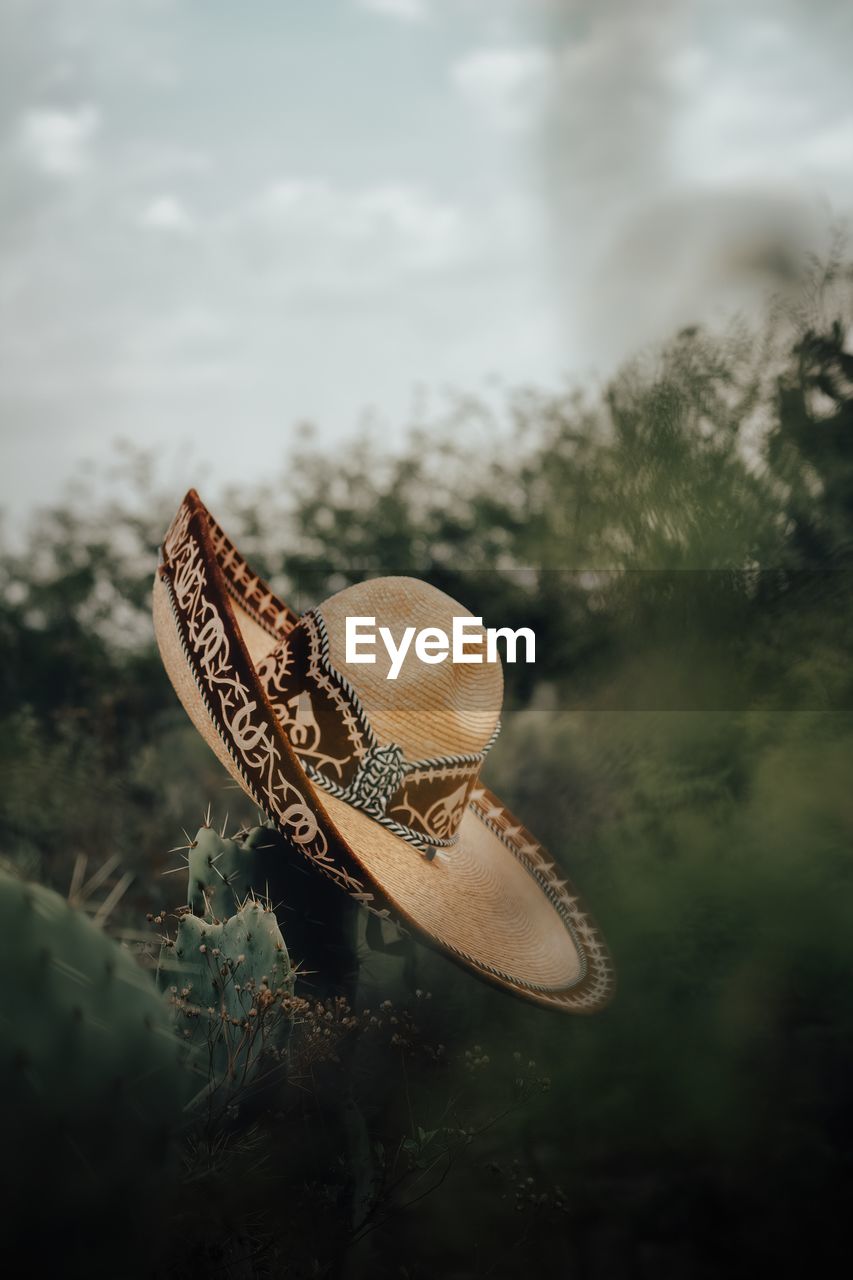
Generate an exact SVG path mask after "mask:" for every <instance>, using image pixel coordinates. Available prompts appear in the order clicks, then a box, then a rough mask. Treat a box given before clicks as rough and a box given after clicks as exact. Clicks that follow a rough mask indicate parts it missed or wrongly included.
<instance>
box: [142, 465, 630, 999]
mask: <svg viewBox="0 0 853 1280" xmlns="http://www.w3.org/2000/svg"><path fill="white" fill-rule="evenodd" d="M460 616H468V617H470V614H468V612H467V610H465V609H464V608H463V607H462V606H461V605H459V604H457V603H456V602H455V601H453V600H451V599H450V597H449V596H447V595H445V594H444V593H443V592H441V591H438V590H436V589H435V588H434V587H431V586H429V585H428V584H427V583H424V582H421V581H418V580H417V579H414V578H377V579H373V580H369V581H367V582H363V583H360V584H358V585H356V586H352V587H347V588H346V589H345V590H344V591H340V592H338V594H337V595H334V596H332V597H331V598H330V599H328V600H326V601H324V602H323V603H322V604H321V605H318V606H317V608H315V609H312V610H309V611H308V612H307V613H305V614H303V616H302V617H297V616H296V614H295V613H293V611H292V610H290V609H289V608H288V607H287V605H286V604H284V602H283V601H281V600H280V599H278V598H277V597H276V595H275V594H274V593H273V592H272V591H271V590H270V588H269V586H268V585H267V584H266V583H265V582H263V581H262V580H261V578H259V577H258V575H257V574H255V573H253V572H252V571H251V569H250V568H249V567H248V565H247V564H246V562H245V561H244V560H243V558H242V557H241V556H240V555H239V553H238V552H237V550H236V548H235V547H234V545H233V544H232V543H231V542H230V541H229V540H228V538H226V536H225V534H224V533H223V532H222V530H221V529H220V528H219V526H218V525H217V524H216V522H215V521H214V519H213V518H212V516H211V515H210V513H209V512H208V511H207V509H206V508H205V507H204V505H203V504H202V502H201V500H200V499H199V497H198V494H197V493H196V492H195V491H194V490H190V492H189V493H188V494H187V496H186V498H185V499H184V501H183V503H182V504H181V507H180V509H179V511H178V513H177V515H176V516H175V519H174V520H173V522H172V524H171V526H170V528H169V530H168V532H167V534H166V537H165V539H164V541H163V546H162V548H161V559H160V565H159V568H158V572H157V576H156V579H155V585H154V625H155V630H156V633H157V641H158V644H159V646H160V652H161V654H162V657H163V662H164V664H165V667H166V670H167V672H168V674H169V677H170V679H171V681H172V683H173V685H174V686H175V690H176V692H177V694H178V696H179V698H180V700H181V702H182V703H183V705H184V707H185V709H186V711H187V712H188V714H189V716H190V718H191V719H192V721H193V723H194V724H195V726H196V728H197V729H198V730H199V732H200V733H201V734H202V736H203V737H204V738H205V739H206V741H207V742H208V743H209V744H210V746H211V747H212V748H213V750H214V751H215V752H216V755H217V756H218V757H219V759H220V760H221V762H222V763H223V765H224V766H225V768H226V769H227V770H228V771H229V772H230V773H231V774H232V775H233V777H234V778H235V779H236V781H237V782H238V783H239V784H240V786H241V787H242V788H243V789H244V790H245V791H246V792H247V793H248V795H249V796H251V798H252V800H253V801H254V802H255V803H256V804H257V805H258V806H259V807H260V808H262V809H263V810H264V811H265V812H266V813H267V814H269V816H270V818H272V819H273V821H274V822H275V823H276V825H277V827H278V828H279V830H280V831H281V832H282V834H283V835H284V836H285V837H286V839H287V841H288V843H289V845H290V847H291V848H293V849H294V850H297V851H298V852H299V853H300V854H302V855H304V857H305V858H307V859H308V860H309V861H310V862H311V863H312V864H313V865H314V867H316V868H317V870H318V871H320V872H322V873H323V874H324V875H326V876H328V877H330V878H331V879H332V880H333V881H334V882H335V883H336V884H338V885H339V886H340V888H341V889H343V890H345V891H346V892H347V893H349V894H351V895H352V897H354V898H355V899H357V901H358V902H360V903H361V904H362V905H363V906H364V907H365V908H367V909H368V910H369V911H372V912H375V913H377V914H378V915H379V916H381V917H385V918H390V919H392V920H394V921H395V922H396V923H398V924H400V925H401V926H402V927H403V928H404V929H408V930H410V931H411V932H413V933H415V934H416V935H417V936H418V937H419V938H421V939H422V940H423V941H425V942H427V943H429V944H430V945H432V946H433V947H436V948H438V949H439V950H441V951H443V952H445V953H447V954H448V955H450V956H451V957H452V958H453V959H454V960H456V961H458V962H459V963H461V964H463V965H464V966H466V967H467V968H468V969H470V970H473V971H474V972H475V973H476V974H478V975H480V976H481V977H484V978H487V979H489V980H490V981H492V982H493V983H496V984H497V985H498V986H500V987H502V988H504V989H506V990H508V991H512V992H514V993H515V994H517V995H521V996H524V997H526V998H527V999H530V1000H533V1001H536V1002H537V1003H539V1004H542V1005H547V1006H550V1007H552V1008H555V1009H561V1010H565V1011H566V1012H571V1013H590V1012H593V1011H594V1010H596V1009H598V1008H600V1007H601V1006H602V1005H603V1004H605V1003H606V1002H607V1000H608V999H609V997H610V996H611V994H612V991H613V985H614V975H613V966H612V963H611V960H610V956H609V954H608V951H607V947H606V944H605V942H604V940H603V939H602V937H601V934H600V932H599V930H598V928H597V926H596V924H595V922H594V921H593V920H592V919H591V918H590V916H589V914H588V913H587V911H586V910H585V909H584V907H583V905H582V903H581V901H580V899H579V897H578V895H577V893H576V891H575V890H574V888H573V887H572V885H571V884H570V883H569V881H568V880H567V878H566V876H565V874H564V872H563V871H562V870H561V869H560V868H558V867H557V866H556V864H555V863H554V861H553V859H552V858H551V857H550V856H549V854H548V853H547V852H546V851H545V849H543V847H542V846H541V845H540V844H539V842H538V841H537V840H536V838H535V837H534V836H533V835H531V834H530V832H529V831H527V830H526V829H525V828H524V827H523V826H522V825H521V823H520V822H518V821H517V819H516V818H514V817H513V815H512V814H511V813H510V812H509V811H508V810H507V809H506V808H505V807H504V805H503V804H501V802H500V800H498V799H497V798H496V797H495V796H494V795H492V793H491V792H490V791H488V790H487V789H486V787H485V786H484V785H483V784H482V782H481V781H480V769H481V766H482V763H483V759H484V756H485V754H486V752H487V750H488V748H489V746H490V745H491V742H492V740H493V738H494V737H495V735H496V733H497V731H498V720H499V715H500V709H501V700H502V692H503V677H502V674H501V669H500V664H499V663H486V662H483V663H481V664H479V665H477V664H472V663H469V664H456V663H451V662H442V663H440V664H439V663H432V664H427V663H425V662H423V661H421V660H420V659H419V658H418V657H417V655H416V654H415V653H414V652H413V651H412V650H409V652H408V653H407V655H406V658H405V660H404V662H403V665H402V668H401V670H400V672H399V675H398V677H397V678H396V679H395V680H393V681H392V680H389V679H388V678H387V676H388V672H389V665H390V663H389V660H388V658H387V655H383V653H382V651H381V647H377V650H376V662H375V663H374V664H372V665H363V664H359V665H355V664H354V663H349V664H347V663H346V661H345V653H346V650H345V643H344V635H345V626H346V618H347V617H361V618H364V617H370V618H374V619H375V622H376V627H377V629H378V628H379V627H382V626H385V627H387V628H389V631H390V633H391V634H392V635H393V636H394V638H395V639H396V640H397V641H399V639H400V637H401V633H402V632H403V629H404V628H405V627H407V626H415V627H416V628H418V630H420V629H421V628H426V627H430V628H441V629H443V630H444V631H446V632H449V631H450V630H451V628H452V619H453V617H460ZM468 652H469V653H475V652H476V648H471V647H469V649H468Z"/></svg>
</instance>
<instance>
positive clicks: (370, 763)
mask: <svg viewBox="0 0 853 1280" xmlns="http://www.w3.org/2000/svg"><path fill="white" fill-rule="evenodd" d="M405 776H406V763H405V759H404V756H403V751H402V748H401V747H398V746H397V744H396V742H389V743H388V745H387V746H385V747H380V746H375V747H369V748H368V750H367V752H366V754H365V756H364V758H363V759H362V761H361V763H360V765H359V767H358V773H357V774H356V775H355V777H354V778H353V780H352V782H351V783H350V784H349V786H348V787H347V789H346V791H345V792H344V794H343V796H342V797H341V798H342V799H343V800H348V801H349V803H350V804H354V805H355V806H356V808H358V809H363V810H364V812H365V813H368V814H370V816H371V818H382V817H384V815H385V810H386V808H387V806H388V801H389V800H390V799H391V797H392V796H393V795H395V794H396V793H397V792H398V791H399V790H400V787H401V786H402V785H403V779H404V778H405Z"/></svg>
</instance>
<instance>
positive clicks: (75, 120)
mask: <svg viewBox="0 0 853 1280" xmlns="http://www.w3.org/2000/svg"><path fill="white" fill-rule="evenodd" d="M100 123H101V118H100V115H99V113H98V111H97V110H96V108H95V107H93V106H91V105H88V104H87V105H84V106H80V107H77V108H75V109H73V110H68V111H62V110H60V109H58V108H54V107H35V108H33V109H32V110H30V111H27V112H25V113H24V116H23V119H22V120H21V126H20V131H19V141H20V145H21V148H22V150H23V152H24V154H25V156H26V157H27V159H28V160H29V161H30V163H31V164H32V165H34V166H35V168H37V169H39V170H40V171H41V172H42V173H45V174H48V175H49V176H50V177H53V178H73V177H76V176H77V175H78V174H80V173H82V172H83V171H84V170H85V169H86V168H87V167H88V165H89V163H90V161H91V146H92V142H93V140H94V138H95V135H96V134H97V132H98V129H99V128H100Z"/></svg>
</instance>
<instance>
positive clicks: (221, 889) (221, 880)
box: [187, 826, 271, 920]
mask: <svg viewBox="0 0 853 1280" xmlns="http://www.w3.org/2000/svg"><path fill="white" fill-rule="evenodd" d="M270 839H271V828H270V827H266V826H262V827H253V828H252V829H251V830H250V831H247V832H245V833H244V834H243V835H242V836H238V837H235V838H233V839H229V838H226V837H225V836H222V835H218V834H217V832H216V830H215V829H214V828H213V827H211V826H203V827H200V828H199V830H198V831H197V832H196V835H195V838H194V840H193V841H192V843H191V844H190V845H189V847H188V849H187V872H188V876H187V903H188V904H189V906H190V907H191V909H192V911H193V913H194V914H195V915H202V916H207V915H210V916H213V917H214V918H215V919H220V920H224V919H227V918H228V916H230V915H232V914H233V913H234V912H235V911H236V910H237V909H238V908H239V906H240V903H241V902H243V901H245V899H246V897H247V896H248V895H249V894H250V893H252V892H254V893H255V894H266V893H267V888H266V884H265V883H264V882H262V881H263V870H262V862H263V858H262V854H263V851H264V848H265V846H266V845H268V843H269V841H270Z"/></svg>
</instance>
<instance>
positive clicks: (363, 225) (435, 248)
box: [233, 178, 464, 286]
mask: <svg viewBox="0 0 853 1280" xmlns="http://www.w3.org/2000/svg"><path fill="white" fill-rule="evenodd" d="M233 221H234V226H235V229H236V230H237V231H238V232H239V233H240V234H243V233H246V234H247V236H248V240H249V242H250V243H251V246H252V252H253V253H257V254H261V253H263V254H265V255H267V256H268V257H279V256H281V255H284V257H285V258H286V259H287V260H288V261H289V262H290V264H291V265H290V267H289V272H288V274H289V276H290V278H293V276H294V275H295V274H297V272H300V273H301V272H302V271H304V272H305V273H306V276H307V278H309V279H311V278H313V279H315V280H316V281H317V282H318V283H319V282H320V281H322V280H325V281H331V280H334V279H335V278H337V280H338V281H339V283H340V284H341V285H343V286H346V282H348V281H350V282H352V281H357V282H361V283H363V282H365V281H367V280H373V281H376V280H378V279H380V278H386V277H387V276H388V273H389V272H390V273H392V274H394V273H396V272H398V271H403V272H407V271H421V270H430V269H438V268H441V267H444V266H446V265H448V264H450V263H452V262H454V261H456V259H457V257H458V255H459V253H460V252H461V251H462V248H463V239H464V227H463V222H464V219H463V217H462V214H461V212H460V211H459V210H458V209H457V208H456V206H454V205H451V204H448V203H446V202H444V201H442V200H439V199H437V198H436V197H435V196H433V195H431V194H430V193H429V192H427V191H424V190H423V189H421V188H420V187H416V186H411V185H408V184H406V183H393V182H389V183H378V184H375V185H372V186H368V187H361V188H355V189H353V188H348V187H345V186H343V185H339V184H336V183H332V182H329V181H327V180H325V179H316V178H286V179H282V180H280V181H278V182H275V183H273V184H272V185H271V186H270V187H268V188H267V190H266V191H265V192H264V193H263V194H262V195H261V196H260V198H259V199H257V200H256V201H254V202H253V203H252V204H251V205H249V206H248V207H244V208H243V209H241V210H238V211H236V212H235V215H234V219H233ZM312 273H313V275H312Z"/></svg>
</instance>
